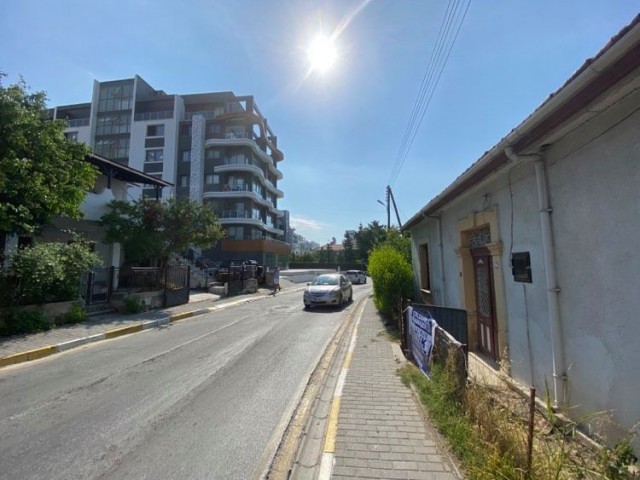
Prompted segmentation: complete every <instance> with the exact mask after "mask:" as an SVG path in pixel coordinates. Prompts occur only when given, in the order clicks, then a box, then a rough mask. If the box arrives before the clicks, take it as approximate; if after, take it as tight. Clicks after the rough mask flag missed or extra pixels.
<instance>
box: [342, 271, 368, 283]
mask: <svg viewBox="0 0 640 480" xmlns="http://www.w3.org/2000/svg"><path fill="white" fill-rule="evenodd" d="M344 276H345V277H347V278H348V279H349V281H350V282H351V283H353V284H354V285H356V284H358V285H361V284H363V283H367V276H366V275H365V273H364V272H363V271H362V270H347V271H346V272H345V274H344Z"/></svg>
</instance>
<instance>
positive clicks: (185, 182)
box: [180, 175, 189, 187]
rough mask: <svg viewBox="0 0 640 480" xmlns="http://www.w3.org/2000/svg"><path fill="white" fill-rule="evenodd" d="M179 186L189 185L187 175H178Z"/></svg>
mask: <svg viewBox="0 0 640 480" xmlns="http://www.w3.org/2000/svg"><path fill="white" fill-rule="evenodd" d="M180 186H181V187H188V186H189V175H180Z"/></svg>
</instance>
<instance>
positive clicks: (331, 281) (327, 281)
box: [313, 275, 340, 285]
mask: <svg viewBox="0 0 640 480" xmlns="http://www.w3.org/2000/svg"><path fill="white" fill-rule="evenodd" d="M339 284H340V280H338V277H335V276H332V275H320V276H319V277H317V278H316V279H315V280H314V281H313V285H339Z"/></svg>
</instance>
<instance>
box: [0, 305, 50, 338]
mask: <svg viewBox="0 0 640 480" xmlns="http://www.w3.org/2000/svg"><path fill="white" fill-rule="evenodd" d="M50 329H51V322H50V321H49V320H48V319H47V318H46V317H45V316H44V314H43V313H42V312H41V311H40V310H18V309H15V308H9V309H6V310H3V311H1V312H0V336H2V337H8V336H10V335H18V334H21V333H35V332H42V331H45V330H50Z"/></svg>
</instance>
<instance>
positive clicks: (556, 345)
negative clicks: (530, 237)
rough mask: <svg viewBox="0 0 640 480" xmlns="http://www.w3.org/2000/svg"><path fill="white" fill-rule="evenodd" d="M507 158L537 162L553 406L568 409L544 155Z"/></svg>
mask: <svg viewBox="0 0 640 480" xmlns="http://www.w3.org/2000/svg"><path fill="white" fill-rule="evenodd" d="M504 153H505V155H506V156H507V157H508V158H509V160H512V161H524V160H534V168H535V172H536V184H537V187H538V203H539V205H540V224H541V228H542V252H543V256H544V267H545V273H546V277H547V302H548V304H549V327H550V331H551V348H552V354H553V359H552V360H553V398H554V403H553V406H554V407H555V408H558V407H560V406H563V405H564V393H565V387H566V381H567V374H566V369H565V362H564V343H563V337H562V322H561V318H560V306H559V302H558V297H559V294H560V288H559V287H558V280H557V275H556V262H555V255H554V251H553V233H552V230H551V211H552V209H551V207H550V205H549V196H548V193H547V178H546V175H545V171H544V159H543V157H542V155H539V154H534V155H518V154H517V153H515V152H514V151H513V149H512V148H511V147H507V148H506V149H505V152H504Z"/></svg>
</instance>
